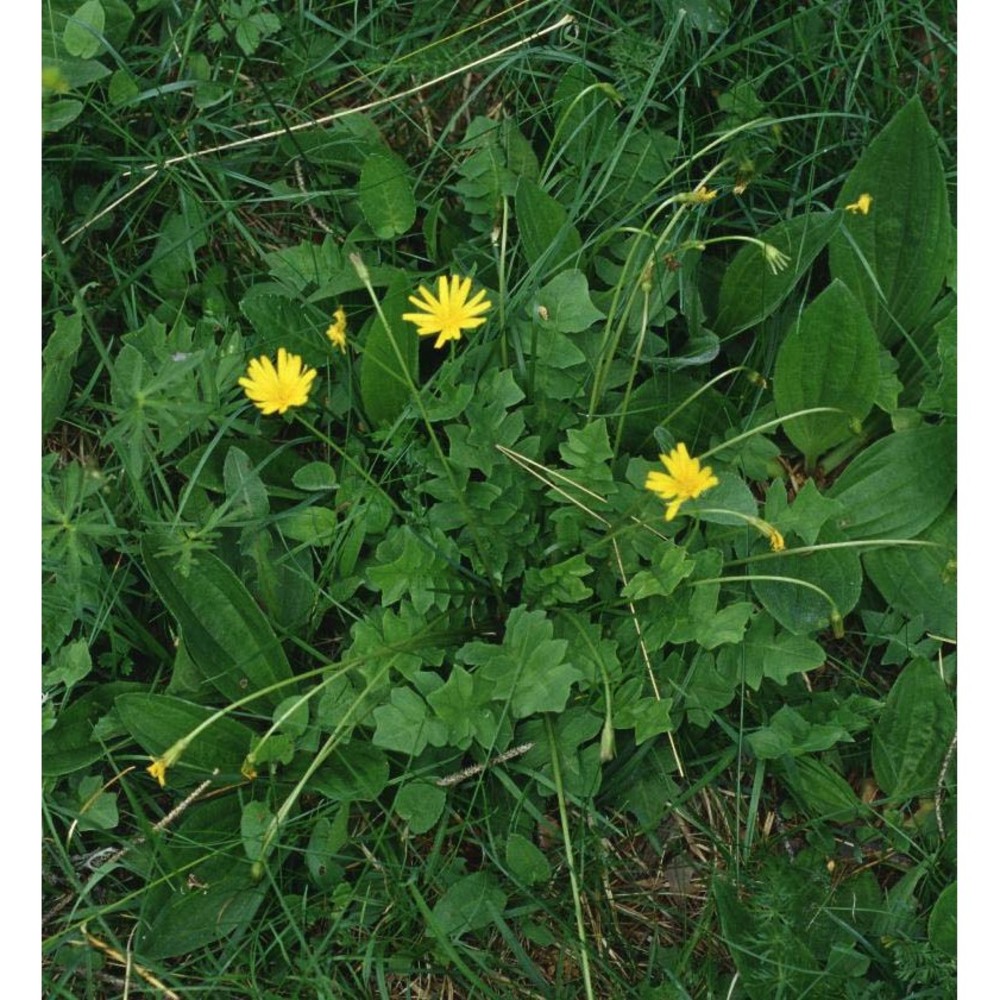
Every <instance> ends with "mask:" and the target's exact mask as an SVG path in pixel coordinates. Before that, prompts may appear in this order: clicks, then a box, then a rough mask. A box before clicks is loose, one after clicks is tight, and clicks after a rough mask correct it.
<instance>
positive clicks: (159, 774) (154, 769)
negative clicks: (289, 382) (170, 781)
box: [146, 757, 167, 788]
mask: <svg viewBox="0 0 1000 1000" xmlns="http://www.w3.org/2000/svg"><path fill="white" fill-rule="evenodd" d="M146 770H147V771H149V773H150V774H151V775H152V776H153V777H154V778H156V780H157V781H158V782H159V783H160V788H163V787H165V786H166V784H167V762H166V761H165V760H164V759H163V758H162V757H158V758H156V759H155V760H154V761H153V763H152V764H150V765H149V767H147V768H146Z"/></svg>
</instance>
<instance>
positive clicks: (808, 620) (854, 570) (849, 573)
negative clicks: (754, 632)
mask: <svg viewBox="0 0 1000 1000" xmlns="http://www.w3.org/2000/svg"><path fill="white" fill-rule="evenodd" d="M818 541H819V542H820V544H825V543H835V542H842V541H844V536H843V534H842V533H841V532H840V531H838V530H837V529H836V528H834V527H833V526H827V527H825V528H824V529H823V530H822V531H821V532H820V534H819V538H818ZM766 567H767V571H766V575H767V576H777V577H784V578H787V579H788V581H789V582H788V583H783V582H781V581H775V580H754V581H753V592H754V594H755V595H756V597H757V599H758V600H759V601H760V602H761V604H763V605H764V607H765V608H767V610H768V611H769V612H770V613H771V614H772V615H773V616H774V618H775V619H776V620H777V621H778V622H779V624H781V625H783V626H784V627H785V628H786V629H788V631H789V632H791V633H792V634H793V635H803V634H805V633H807V632H815V631H818V630H820V629H826V628H828V627H829V626H830V614H831V611H832V610H833V609H832V608H831V607H830V602H829V601H827V600H826V599H825V598H824V597H823V596H822V595H821V594H818V593H816V591H814V590H812V589H810V588H809V587H803V586H800V585H799V584H798V583H796V582H795V581H798V580H802V581H805V582H806V583H811V584H813V585H815V586H817V587H819V588H820V589H822V590H824V591H825V592H826V593H827V594H829V595H830V598H831V599H832V600H833V603H834V605H836V609H837V610H838V611H839V612H840V614H841V615H847V613H848V612H849V611H851V610H852V609H853V608H854V606H855V605H856V604H857V603H858V598H859V597H860V596H861V577H862V573H861V560H860V558H859V557H858V553H857V552H856V551H854V550H852V549H825V550H822V551H819V552H811V553H808V554H807V555H801V556H797V555H794V554H788V553H787V552H786V553H785V554H783V555H782V557H781V558H780V559H771V560H768V562H767V563H766ZM760 573H761V575H764V570H760Z"/></svg>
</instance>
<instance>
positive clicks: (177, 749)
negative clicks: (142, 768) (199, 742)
mask: <svg viewBox="0 0 1000 1000" xmlns="http://www.w3.org/2000/svg"><path fill="white" fill-rule="evenodd" d="M187 745H188V741H187V739H181V740H178V741H177V742H176V743H175V744H174V745H173V746H171V747H170V749H169V750H167V752H166V753H164V754H162V755H161V756H159V757H153V758H152V761H153V763H152V764H149V765H148V766H147V767H146V770H147V771H148V772H149V773H150V774H151V775H152V776H153V777H154V778H156V780H157V781H158V782H159V783H160V788H163V787H164V786H165V785H166V784H167V768H168V767H173V766H174V764H176V763H177V761H179V760H180V759H181V754H182V753H184V751H185V749H187Z"/></svg>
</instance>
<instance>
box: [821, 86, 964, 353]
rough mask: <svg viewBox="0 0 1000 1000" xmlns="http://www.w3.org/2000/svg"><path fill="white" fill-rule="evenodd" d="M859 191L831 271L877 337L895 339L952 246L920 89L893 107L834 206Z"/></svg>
mask: <svg viewBox="0 0 1000 1000" xmlns="http://www.w3.org/2000/svg"><path fill="white" fill-rule="evenodd" d="M862 194H868V195H870V196H871V198H872V204H871V208H870V209H869V211H868V214H867V215H864V214H862V213H861V212H856V213H849V212H847V213H845V214H844V217H843V228H842V230H841V231H840V232H838V233H837V234H836V235H835V236H834V237H833V239H831V241H830V272H831V274H832V275H833V277H835V278H840V279H841V280H842V281H843V282H844V284H846V285H847V287H848V288H850V290H851V291H852V292H853V293H854V296H855V297H856V298H857V299H858V301H859V302H861V303H862V304H863V305H864V307H865V309H866V310H867V312H868V315H869V316H870V317H871V320H872V323H873V324H874V326H875V330H876V332H877V334H878V336H879V338H880V339H881V340H882V341H883V342H884V343H887V344H891V343H893V342H894V341H896V340H899V339H900V337H901V336H902V334H903V333H904V332H906V331H908V330H912V329H913V328H914V327H915V326H917V325H918V324H919V323H920V322H921V321H922V320H923V319H924V317H925V315H926V313H927V310H928V309H929V308H930V306H931V304H932V303H933V302H934V300H935V298H937V296H938V295H939V294H940V292H941V287H942V285H943V283H944V278H945V273H946V270H947V267H948V260H949V254H950V247H951V214H950V210H949V207H948V191H947V188H946V186H945V179H944V168H943V167H942V166H941V158H940V156H939V155H938V149H937V135H936V133H935V132H934V129H933V128H931V124H930V122H929V121H928V120H927V115H926V114H925V113H924V109H923V105H922V104H921V102H920V98H919V97H914V98H913V99H912V100H910V101H909V103H908V104H906V105H904V107H903V108H901V109H900V111H899V112H898V113H897V114H896V116H895V117H894V118H893V119H892V121H890V122H889V124H888V125H886V127H885V128H884V129H883V130H882V131H881V132H880V133H879V134H878V135H877V136H876V137H875V139H874V141H873V142H872V143H871V144H870V145H869V146H868V148H867V149H866V150H865V152H864V153H863V154H862V155H861V159H860V160H858V162H857V164H856V165H855V167H854V169H853V170H852V171H851V173H850V174H849V175H848V177H847V180H846V181H844V186H843V188H841V191H840V195H839V197H838V198H837V208H846V206H847V205H849V204H853V203H855V202H856V201H857V199H858V198H859V197H860V196H861V195H862Z"/></svg>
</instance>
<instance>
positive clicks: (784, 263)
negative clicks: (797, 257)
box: [763, 243, 792, 274]
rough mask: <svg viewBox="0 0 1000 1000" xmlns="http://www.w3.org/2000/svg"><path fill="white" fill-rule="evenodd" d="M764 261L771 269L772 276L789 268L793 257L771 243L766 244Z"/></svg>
mask: <svg viewBox="0 0 1000 1000" xmlns="http://www.w3.org/2000/svg"><path fill="white" fill-rule="evenodd" d="M763 248H764V260H765V261H766V262H767V266H768V267H769V268H770V269H771V274H777V273H778V272H779V271H784V269H785V268H786V267H788V265H789V262H790V261H791V259H792V258H791V257H789V256H788V254H785V253H782V252H781V251H780V250H779V249H778V248H777V247H776V246H774V245H773V244H771V243H764V244H763Z"/></svg>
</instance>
